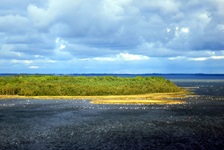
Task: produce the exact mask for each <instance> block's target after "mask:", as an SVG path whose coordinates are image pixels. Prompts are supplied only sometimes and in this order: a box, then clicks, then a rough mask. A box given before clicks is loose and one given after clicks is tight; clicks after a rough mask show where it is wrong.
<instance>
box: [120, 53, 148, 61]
mask: <svg viewBox="0 0 224 150" xmlns="http://www.w3.org/2000/svg"><path fill="white" fill-rule="evenodd" d="M117 58H118V59H121V60H126V61H138V60H148V59H149V57H148V56H143V55H134V54H129V53H127V52H126V53H120V54H118V55H117Z"/></svg>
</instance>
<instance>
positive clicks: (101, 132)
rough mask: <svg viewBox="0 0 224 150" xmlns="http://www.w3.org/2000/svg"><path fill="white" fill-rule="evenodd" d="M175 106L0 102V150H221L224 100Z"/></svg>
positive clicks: (209, 99)
mask: <svg viewBox="0 0 224 150" xmlns="http://www.w3.org/2000/svg"><path fill="white" fill-rule="evenodd" d="M186 101H187V103H186V104H179V105H168V104H165V105H96V104H91V103H90V102H89V101H85V100H81V101H79V100H35V99H9V100H1V101H0V129H1V130H0V148H1V149H33V150H36V149H38V150H39V149H55V150H56V149H223V148H224V136H223V135H224V109H223V108H224V99H223V97H215V96H213V97H212V96H198V97H192V98H188V99H186Z"/></svg>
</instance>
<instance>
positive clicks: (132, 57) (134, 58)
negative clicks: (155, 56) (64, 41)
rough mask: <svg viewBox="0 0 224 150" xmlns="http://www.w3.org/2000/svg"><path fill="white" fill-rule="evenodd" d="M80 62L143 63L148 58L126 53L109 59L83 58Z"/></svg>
mask: <svg viewBox="0 0 224 150" xmlns="http://www.w3.org/2000/svg"><path fill="white" fill-rule="evenodd" d="M81 60H96V61H144V60H149V57H148V56H144V55H135V54H129V53H127V52H125V53H119V54H117V55H115V56H111V57H94V58H85V59H81Z"/></svg>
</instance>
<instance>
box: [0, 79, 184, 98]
mask: <svg viewBox="0 0 224 150" xmlns="http://www.w3.org/2000/svg"><path fill="white" fill-rule="evenodd" d="M180 90H181V89H180V88H179V87H177V86H176V85H175V84H174V83H173V82H171V81H169V80H166V79H165V78H163V77H141V76H138V77H135V78H122V77H117V76H100V77H98V76H93V77H85V76H41V75H31V76H26V75H19V76H2V77H0V95H24V96H44V95H46V96H87V95H132V94H133V95H134V94H147V93H164V92H178V91H180Z"/></svg>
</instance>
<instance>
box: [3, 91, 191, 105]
mask: <svg viewBox="0 0 224 150" xmlns="http://www.w3.org/2000/svg"><path fill="white" fill-rule="evenodd" d="M186 96H187V93H186V92H177V93H151V94H142V95H109V96H19V95H0V99H28V98H29V99H70V100H80V99H81V100H90V101H91V103H92V104H182V103H185V101H184V100H174V99H183V98H185V97H186Z"/></svg>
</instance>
